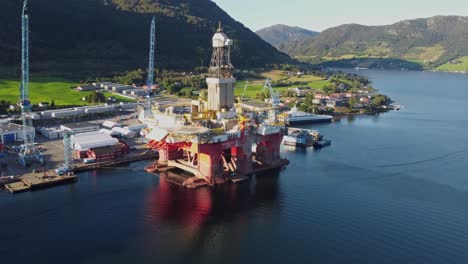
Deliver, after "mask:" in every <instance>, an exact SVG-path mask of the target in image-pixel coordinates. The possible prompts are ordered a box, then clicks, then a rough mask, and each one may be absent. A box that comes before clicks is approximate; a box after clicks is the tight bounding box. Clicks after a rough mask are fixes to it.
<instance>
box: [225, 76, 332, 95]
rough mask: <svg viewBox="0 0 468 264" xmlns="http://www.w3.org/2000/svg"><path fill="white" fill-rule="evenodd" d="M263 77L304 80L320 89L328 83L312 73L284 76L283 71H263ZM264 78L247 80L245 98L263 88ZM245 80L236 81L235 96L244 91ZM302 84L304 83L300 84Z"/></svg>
mask: <svg viewBox="0 0 468 264" xmlns="http://www.w3.org/2000/svg"><path fill="white" fill-rule="evenodd" d="M261 75H262V76H263V77H265V79H266V78H268V77H269V78H271V79H272V80H274V81H278V80H285V81H290V82H296V81H300V82H304V83H307V86H310V87H311V88H313V89H317V90H321V89H323V87H324V86H326V85H329V84H330V82H329V81H327V80H325V79H323V78H321V77H317V76H313V75H306V76H302V77H296V76H293V77H289V76H285V75H284V72H283V71H269V72H264V73H262V74H261ZM265 79H256V80H249V85H248V87H247V90H246V92H245V95H244V96H245V97H247V98H255V97H256V95H257V94H258V93H260V92H261V91H262V90H263V85H264V84H265ZM245 84H246V81H240V82H237V83H236V87H235V90H234V94H235V96H240V95H242V93H243V91H244V87H245ZM297 86H298V85H291V86H288V87H278V88H275V87H273V88H274V89H275V91H277V92H279V93H280V92H282V91H287V90H288V89H289V88H296V87H297ZM302 86H304V85H302Z"/></svg>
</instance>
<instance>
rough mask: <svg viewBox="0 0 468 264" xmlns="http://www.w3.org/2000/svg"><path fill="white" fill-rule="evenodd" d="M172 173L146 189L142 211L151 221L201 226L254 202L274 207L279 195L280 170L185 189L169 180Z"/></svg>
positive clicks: (245, 208) (231, 215) (250, 207)
mask: <svg viewBox="0 0 468 264" xmlns="http://www.w3.org/2000/svg"><path fill="white" fill-rule="evenodd" d="M171 174H172V172H166V173H162V174H161V175H160V179H159V184H157V185H154V186H153V187H152V188H151V190H150V191H149V193H148V197H147V202H146V210H145V212H146V214H147V215H146V217H147V219H151V221H150V222H151V223H153V224H157V223H160V222H168V223H177V224H180V225H183V226H193V225H196V226H201V225H204V224H208V223H209V222H210V221H211V222H214V221H219V220H222V218H226V217H235V216H237V214H238V213H241V212H245V211H246V210H249V209H255V208H256V207H257V206H263V207H265V206H267V207H275V206H276V205H277V201H278V200H279V198H280V191H279V183H278V180H279V177H280V172H279V171H271V172H266V173H263V174H259V175H257V176H256V177H253V178H252V180H251V181H250V182H243V183H240V184H226V185H222V186H217V187H215V188H214V189H211V188H201V189H197V190H188V189H185V188H181V187H179V186H177V185H175V184H173V183H171V182H169V181H168V177H171Z"/></svg>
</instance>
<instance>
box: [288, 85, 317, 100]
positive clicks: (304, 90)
mask: <svg viewBox="0 0 468 264" xmlns="http://www.w3.org/2000/svg"><path fill="white" fill-rule="evenodd" d="M289 91H291V92H294V93H295V94H296V96H297V97H304V96H306V95H307V94H308V93H310V92H311V91H312V88H310V87H308V86H304V87H296V88H290V89H289Z"/></svg>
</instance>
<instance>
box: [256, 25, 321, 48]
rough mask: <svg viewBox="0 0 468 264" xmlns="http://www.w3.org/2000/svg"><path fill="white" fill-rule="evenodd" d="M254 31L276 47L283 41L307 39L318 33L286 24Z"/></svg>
mask: <svg viewBox="0 0 468 264" xmlns="http://www.w3.org/2000/svg"><path fill="white" fill-rule="evenodd" d="M255 33H257V35H259V36H260V37H261V38H262V39H263V40H265V41H266V42H268V43H270V44H271V45H273V46H274V47H277V48H279V47H280V46H281V45H282V44H284V43H289V42H293V41H305V40H309V39H310V38H311V37H313V36H316V35H318V34H319V33H318V32H315V31H310V30H307V29H303V28H300V27H290V26H286V25H274V26H271V27H267V28H263V29H260V30H258V31H257V32H255Z"/></svg>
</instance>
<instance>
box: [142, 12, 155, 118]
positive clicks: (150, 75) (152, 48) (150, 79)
mask: <svg viewBox="0 0 468 264" xmlns="http://www.w3.org/2000/svg"><path fill="white" fill-rule="evenodd" d="M155 47H156V17H153V19H152V20H151V31H150V49H149V62H148V80H147V81H146V86H147V88H146V106H145V114H144V118H147V117H149V116H150V115H151V91H152V88H153V83H154V54H155Z"/></svg>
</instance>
